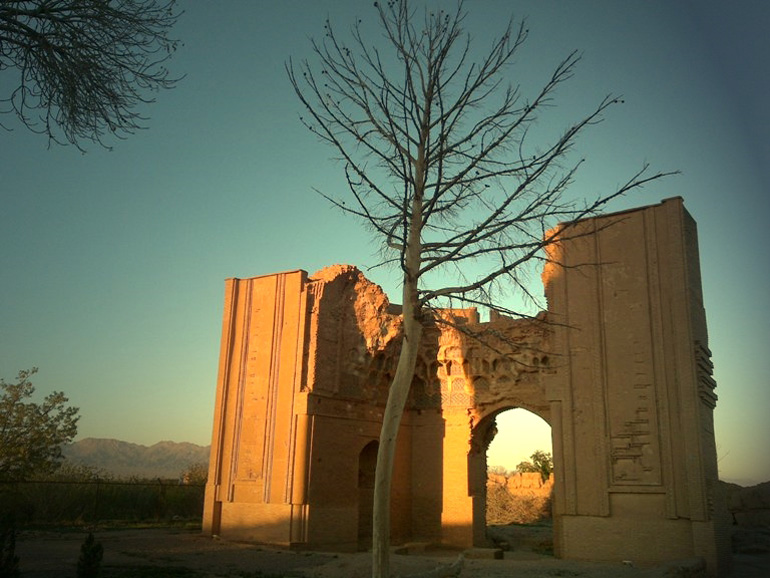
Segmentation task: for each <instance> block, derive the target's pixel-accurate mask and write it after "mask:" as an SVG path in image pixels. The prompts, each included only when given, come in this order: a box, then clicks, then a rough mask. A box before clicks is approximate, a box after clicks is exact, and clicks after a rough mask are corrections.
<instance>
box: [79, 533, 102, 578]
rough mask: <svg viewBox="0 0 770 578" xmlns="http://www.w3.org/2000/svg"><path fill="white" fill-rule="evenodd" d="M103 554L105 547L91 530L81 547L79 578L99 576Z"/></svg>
mask: <svg viewBox="0 0 770 578" xmlns="http://www.w3.org/2000/svg"><path fill="white" fill-rule="evenodd" d="M103 556H104V547H103V546H102V544H101V542H97V541H96V540H94V533H93V532H89V533H88V536H87V537H86V539H85V541H84V542H83V545H82V546H81V547H80V558H78V574H77V578H98V576H99V571H100V568H101V565H102V557H103Z"/></svg>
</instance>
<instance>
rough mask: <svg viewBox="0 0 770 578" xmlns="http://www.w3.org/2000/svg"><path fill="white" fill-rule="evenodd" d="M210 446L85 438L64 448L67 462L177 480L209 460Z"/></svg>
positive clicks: (122, 474)
mask: <svg viewBox="0 0 770 578" xmlns="http://www.w3.org/2000/svg"><path fill="white" fill-rule="evenodd" d="M209 450H210V446H199V445H196V444H191V443H187V442H182V443H177V442H169V441H162V442H158V443H156V444H154V445H151V446H149V447H148V446H143V445H139V444H132V443H129V442H123V441H120V440H114V439H101V438H85V439H82V440H79V441H76V442H74V443H72V444H69V445H67V446H65V447H64V448H62V453H63V454H64V457H65V458H66V460H67V461H69V462H71V463H73V464H80V465H85V466H91V467H95V468H99V469H101V470H104V471H106V472H109V473H111V474H114V475H115V476H118V477H132V476H135V477H139V478H151V479H154V478H162V479H169V478H172V479H174V478H178V477H179V475H180V474H181V473H182V472H183V471H184V470H186V469H187V468H188V467H189V466H190V465H191V464H195V463H200V462H206V463H208V460H209Z"/></svg>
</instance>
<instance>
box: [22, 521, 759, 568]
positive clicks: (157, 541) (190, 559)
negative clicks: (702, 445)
mask: <svg viewBox="0 0 770 578" xmlns="http://www.w3.org/2000/svg"><path fill="white" fill-rule="evenodd" d="M84 537H85V534H84V533H79V532H25V533H23V534H22V535H21V536H20V537H19V540H18V543H17V548H16V550H17V554H18V555H19V557H20V560H21V561H20V568H21V571H22V577H24V578H68V577H74V576H75V569H76V565H77V559H78V556H79V552H80V544H81V543H82V541H83V539H84ZM96 538H97V540H98V541H100V542H101V543H102V544H103V546H104V559H103V563H102V568H103V572H102V576H103V578H113V577H114V578H133V577H152V578H165V577H173V578H177V577H178V578H238V577H243V578H263V577H270V578H273V577H278V576H291V577H295V576H297V577H300V576H304V577H316V578H338V577H350V578H368V576H369V573H370V570H369V568H370V566H369V561H370V555H369V554H367V553H360V554H327V553H317V552H313V553H311V552H291V551H286V550H278V549H273V548H267V547H260V546H255V545H253V544H242V543H237V542H227V541H224V540H215V539H211V538H209V537H205V536H202V535H201V534H200V532H199V531H197V530H183V529H170V528H164V529H140V530H136V529H132V530H104V531H99V532H97V533H96ZM455 556H456V553H454V552H441V551H437V552H428V553H427V554H426V555H421V556H413V555H410V556H400V555H394V556H392V571H393V573H394V574H395V575H409V574H413V573H417V572H423V571H427V570H431V569H433V568H435V567H436V566H438V565H440V564H450V563H451V562H453V561H454V559H455ZM683 570H684V569H679V568H677V567H676V566H667V567H654V568H650V567H647V568H643V567H635V566H628V565H624V564H599V563H588V562H575V561H568V560H558V559H555V558H552V557H550V556H542V555H538V554H536V553H533V552H527V551H519V552H507V553H506V557H505V559H504V560H479V559H468V560H466V562H465V567H464V569H463V571H462V573H461V574H460V577H461V578H481V577H484V578H498V577H499V578H502V577H509V576H516V577H524V578H535V577H551V576H571V577H583V578H626V577H627V578H642V577H645V578H652V577H661V578H662V577H666V576H667V577H675V576H688V577H689V576H699V575H700V574H695V575H693V574H692V573H684V572H683ZM731 576H732V577H735V578H760V577H763V578H766V577H768V576H770V554H768V553H767V552H760V553H755V554H741V555H739V556H737V557H736V567H735V568H734V570H733V572H732V573H731Z"/></svg>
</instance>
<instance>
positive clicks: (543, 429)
mask: <svg viewBox="0 0 770 578" xmlns="http://www.w3.org/2000/svg"><path fill="white" fill-rule="evenodd" d="M552 447H553V443H552V434H551V426H550V424H549V423H548V422H547V421H546V420H545V419H544V418H543V417H542V416H540V415H538V414H537V413H534V412H532V411H529V410H527V409H524V408H522V407H514V406H507V407H500V408H498V409H496V410H495V411H493V412H490V413H489V414H487V415H486V416H485V417H483V418H482V419H481V420H480V421H479V422H478V424H477V425H476V426H475V427H474V429H473V433H472V443H471V448H472V449H471V452H470V454H469V464H468V465H469V482H470V487H471V493H472V495H473V510H474V512H473V514H474V515H473V525H474V528H473V535H474V543H475V544H476V545H477V546H482V545H484V546H493V545H494V546H498V547H503V548H504V549H505V548H511V549H516V550H519V551H521V550H530V551H534V552H537V553H540V554H552V553H553V524H552V517H551V501H552V491H553V483H554V480H553V473H552V469H553V458H552V456H553V449H552ZM533 454H534V455H533ZM533 458H534V459H533ZM527 464H529V467H527Z"/></svg>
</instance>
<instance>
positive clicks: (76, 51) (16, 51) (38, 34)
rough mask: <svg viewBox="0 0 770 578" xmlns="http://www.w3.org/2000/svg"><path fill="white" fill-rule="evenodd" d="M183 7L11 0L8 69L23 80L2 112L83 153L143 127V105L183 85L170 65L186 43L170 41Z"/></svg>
mask: <svg viewBox="0 0 770 578" xmlns="http://www.w3.org/2000/svg"><path fill="white" fill-rule="evenodd" d="M175 3H176V0H3V1H2V2H1V3H0V71H8V70H16V71H18V73H19V80H18V82H17V83H13V84H12V86H14V87H15V88H13V90H12V91H11V93H10V94H2V95H0V102H2V103H4V105H5V106H4V107H3V110H0V112H3V113H6V114H8V113H15V114H16V116H17V117H18V118H19V119H20V120H21V122H22V123H24V124H25V125H26V126H27V127H28V128H29V129H31V130H33V131H35V132H39V133H42V134H45V135H47V136H48V139H49V143H50V142H51V141H53V142H57V143H64V142H68V143H70V144H74V145H76V146H78V148H80V143H81V142H82V141H84V140H91V141H95V142H98V143H100V144H102V145H104V144H105V143H104V140H103V139H104V136H105V135H106V134H114V135H117V136H118V137H121V136H124V135H127V134H131V133H133V132H135V131H136V130H137V129H139V128H142V127H143V122H144V121H145V120H146V119H145V118H144V117H142V115H141V114H140V112H138V110H137V106H138V105H140V104H143V103H148V102H151V101H152V98H150V97H148V93H149V92H152V91H157V90H159V89H161V88H170V87H172V86H174V84H175V83H176V81H177V80H178V79H175V78H173V77H172V76H170V73H169V71H168V69H166V67H165V65H164V64H165V62H166V61H167V60H168V59H169V58H170V57H171V55H172V53H173V52H174V51H175V50H176V48H177V45H178V42H177V41H176V40H172V39H171V38H169V33H170V31H171V28H172V26H173V25H174V24H175V23H176V20H177V18H178V13H177V12H176V11H175ZM0 126H3V125H1V124H0Z"/></svg>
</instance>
